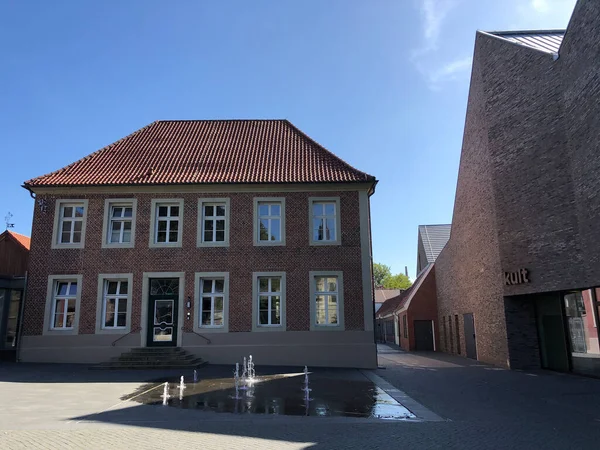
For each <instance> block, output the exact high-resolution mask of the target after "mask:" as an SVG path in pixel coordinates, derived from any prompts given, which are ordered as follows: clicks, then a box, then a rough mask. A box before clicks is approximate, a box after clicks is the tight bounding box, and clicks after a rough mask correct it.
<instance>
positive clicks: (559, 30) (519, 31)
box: [477, 28, 567, 36]
mask: <svg viewBox="0 0 600 450" xmlns="http://www.w3.org/2000/svg"><path fill="white" fill-rule="evenodd" d="M477 31H481V32H482V33H488V34H495V35H500V36H502V35H506V34H555V33H562V34H565V33H566V32H567V29H566V28H560V29H559V28H557V29H553V30H501V31H485V30H477Z"/></svg>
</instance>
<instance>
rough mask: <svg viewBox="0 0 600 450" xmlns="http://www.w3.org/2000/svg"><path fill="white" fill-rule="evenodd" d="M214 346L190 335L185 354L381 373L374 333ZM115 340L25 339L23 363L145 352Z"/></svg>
mask: <svg viewBox="0 0 600 450" xmlns="http://www.w3.org/2000/svg"><path fill="white" fill-rule="evenodd" d="M207 337H209V338H210V339H211V343H210V344H208V343H206V342H205V341H204V340H203V339H202V338H200V337H199V336H197V335H195V334H193V333H184V335H183V342H182V347H181V348H183V349H184V350H186V351H188V352H190V353H192V354H194V355H196V356H198V357H201V358H203V359H204V360H206V361H208V362H209V363H211V364H235V363H236V362H240V361H241V360H242V359H243V357H244V356H248V355H252V357H253V359H254V360H255V361H256V363H257V365H282V366H304V365H307V366H315V367H351V368H360V369H375V368H377V353H376V346H375V343H374V342H373V333H372V332H369V331H367V332H366V331H341V332H340V331H322V332H314V331H313V332H310V331H296V332H290V331H288V332H263V333H249V332H246V333H241V332H240V333H210V334H208V333H207ZM116 338H117V336H114V335H112V336H111V335H94V334H90V335H72V336H24V337H23V341H22V347H21V351H20V361H22V362H38V363H83V364H96V363H101V362H105V361H108V360H109V359H110V358H111V357H116V356H119V355H120V354H121V353H124V352H127V351H129V350H131V349H132V348H135V347H139V346H140V345H139V343H140V340H141V336H140V335H139V334H131V335H128V336H126V337H124V338H123V339H121V340H120V341H119V342H118V343H117V345H116V346H114V347H113V346H112V342H113V341H114V340H115V339H116Z"/></svg>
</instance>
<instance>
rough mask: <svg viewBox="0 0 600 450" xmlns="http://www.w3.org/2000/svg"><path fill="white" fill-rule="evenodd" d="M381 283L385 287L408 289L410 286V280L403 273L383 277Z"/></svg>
mask: <svg viewBox="0 0 600 450" xmlns="http://www.w3.org/2000/svg"><path fill="white" fill-rule="evenodd" d="M382 284H383V287H384V288H386V289H408V288H409V287H411V286H412V282H411V281H410V280H409V278H408V277H407V276H406V275H404V274H403V273H399V274H397V275H389V276H387V277H385V278H384V279H383V283H382Z"/></svg>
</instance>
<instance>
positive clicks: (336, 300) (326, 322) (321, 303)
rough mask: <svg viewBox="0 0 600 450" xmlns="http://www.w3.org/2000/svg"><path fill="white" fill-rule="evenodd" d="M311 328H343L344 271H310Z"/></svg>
mask: <svg viewBox="0 0 600 450" xmlns="http://www.w3.org/2000/svg"><path fill="white" fill-rule="evenodd" d="M310 278H311V286H310V291H311V292H310V295H311V304H310V310H311V317H312V321H311V329H313V330H314V329H330V328H331V329H343V327H344V301H343V282H342V272H310Z"/></svg>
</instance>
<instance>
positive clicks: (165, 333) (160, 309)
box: [146, 278, 179, 347]
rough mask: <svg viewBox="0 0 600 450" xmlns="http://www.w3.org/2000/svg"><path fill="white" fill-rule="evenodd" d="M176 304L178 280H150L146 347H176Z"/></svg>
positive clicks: (177, 301)
mask: <svg viewBox="0 0 600 450" xmlns="http://www.w3.org/2000/svg"><path fill="white" fill-rule="evenodd" d="M178 303H179V279H178V278H155V279H151V280H150V297H149V298H148V324H147V327H148V335H147V341H146V345H147V346H148V347H175V346H177V313H178V309H179V308H178V306H179V305H178Z"/></svg>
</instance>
